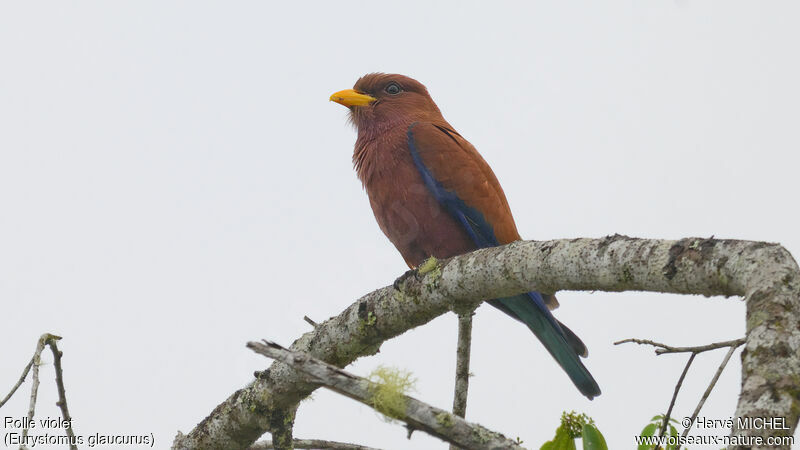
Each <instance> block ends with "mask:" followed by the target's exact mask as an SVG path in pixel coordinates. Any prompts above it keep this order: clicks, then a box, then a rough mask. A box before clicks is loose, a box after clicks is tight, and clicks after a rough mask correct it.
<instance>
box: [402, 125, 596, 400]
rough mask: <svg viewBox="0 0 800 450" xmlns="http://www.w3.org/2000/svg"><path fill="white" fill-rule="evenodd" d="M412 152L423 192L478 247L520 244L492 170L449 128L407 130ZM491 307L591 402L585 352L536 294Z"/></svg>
mask: <svg viewBox="0 0 800 450" xmlns="http://www.w3.org/2000/svg"><path fill="white" fill-rule="evenodd" d="M407 139H408V148H409V151H410V152H411V157H412V159H413V160H414V165H415V166H416V167H417V170H418V171H419V173H420V175H421V176H422V179H423V181H424V182H425V186H426V187H427V188H428V190H429V191H430V192H431V194H432V195H433V196H434V197H435V198H436V200H437V201H438V202H439V203H440V204H442V205H444V206H445V208H446V209H447V211H448V212H449V213H450V214H451V215H452V216H453V217H455V218H456V220H457V221H458V222H459V223H461V225H462V227H463V228H464V230H465V231H466V232H467V233H468V234H469V236H470V237H471V238H472V240H473V242H474V243H475V245H476V246H477V247H492V246H496V245H500V244H507V243H509V242H512V241H515V240H518V239H519V234H518V233H517V230H516V226H515V225H514V219H513V217H512V216H511V209H510V208H509V207H508V202H507V200H506V198H505V194H504V193H503V189H502V188H501V187H500V183H499V182H498V181H497V178H496V177H495V175H494V173H493V172H492V170H491V169H490V168H489V165H488V164H486V161H484V160H483V158H482V157H481V156H480V154H478V152H477V150H475V148H474V147H473V146H472V145H471V144H470V143H469V142H467V141H466V140H465V139H464V138H462V137H461V136H460V135H459V134H458V133H456V132H455V131H454V130H453V129H452V128H450V127H449V126H448V125H447V124H446V123H442V124H437V123H424V122H416V123H413V124H412V125H411V126H409V128H408V132H407ZM489 303H491V304H492V305H493V306H495V307H497V308H499V309H500V310H502V311H503V312H505V313H506V314H508V315H510V316H512V317H514V318H515V319H517V320H519V321H521V322H523V323H525V324H526V325H527V326H528V328H530V329H531V331H533V333H534V334H535V335H536V336H537V337H538V338H539V340H540V341H541V342H542V344H544V346H545V348H546V349H547V350H548V351H549V352H550V354H551V355H553V357H554V358H555V359H556V361H558V363H559V364H560V365H561V367H562V368H563V369H564V370H565V371H566V372H567V374H568V375H569V376H570V378H571V379H572V382H573V383H575V385H576V386H577V387H578V388H579V389H580V391H581V392H582V393H583V394H584V395H586V396H587V397H588V398H589V399H591V398H593V397H595V396H597V395H599V394H600V388H599V387H598V385H597V382H596V381H595V380H594V378H592V375H591V374H590V373H589V371H588V370H587V369H586V367H585V366H584V365H583V363H581V361H580V357H579V355H581V354H583V355H585V354H586V346H585V345H583V342H581V341H580V339H578V338H577V336H576V335H575V334H574V333H572V331H569V332H565V331H564V328H565V327H562V325H561V324H560V323H559V322H558V321H557V320H556V318H555V317H553V315H552V314H551V313H550V311H549V310H548V308H547V306H546V303H545V299H544V298H543V297H542V295H541V294H540V293H538V292H529V293H526V294H520V295H516V296H514V297H508V298H499V299H493V300H490V301H489Z"/></svg>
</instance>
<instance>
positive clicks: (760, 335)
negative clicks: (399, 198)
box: [173, 235, 800, 449]
mask: <svg viewBox="0 0 800 450" xmlns="http://www.w3.org/2000/svg"><path fill="white" fill-rule="evenodd" d="M399 288H400V289H393V288H392V287H391V286H388V287H384V288H381V289H378V290H376V291H374V292H372V293H370V294H367V295H365V296H364V297H362V298H361V299H359V300H358V301H356V302H355V303H354V304H352V305H351V306H350V307H348V308H347V309H346V310H345V311H343V312H342V313H341V314H339V315H338V316H337V317H334V318H331V319H329V320H327V321H325V322H323V323H321V324H319V326H318V327H317V328H315V329H314V330H313V331H311V332H308V333H306V334H304V335H303V336H302V337H301V338H300V339H298V340H297V341H295V342H294V344H293V345H292V347H291V348H292V350H296V351H302V352H307V353H309V354H310V355H311V356H313V357H315V358H318V359H321V360H323V361H326V362H328V363H331V364H334V365H336V366H339V367H344V366H346V365H347V364H350V363H351V362H353V361H354V360H355V359H356V358H359V357H362V356H367V355H372V354H374V353H375V352H377V350H378V348H379V347H380V345H381V344H382V343H383V342H384V341H386V340H387V339H391V338H393V337H395V336H397V335H399V334H402V333H404V332H405V331H407V330H410V329H412V328H414V327H417V326H420V325H422V324H425V323H427V322H429V321H430V320H432V319H434V318H435V317H437V316H439V315H441V314H443V313H445V312H446V311H449V310H452V309H454V308H456V307H458V308H465V307H470V306H474V305H477V304H479V303H480V302H481V301H483V300H484V299H490V298H498V297H507V296H511V295H516V294H519V293H522V292H527V291H534V290H535V291H540V292H555V291H558V290H600V291H614V292H617V291H625V290H643V291H654V292H668V293H679V294H702V295H724V296H734V295H736V296H744V297H745V301H746V304H747V317H746V324H747V333H746V336H747V338H746V339H747V342H746V345H745V350H744V352H743V353H742V391H741V395H740V397H739V404H738V406H737V409H736V416H737V417H784V418H785V419H786V424H787V426H788V427H789V428H790V430H786V431H785V432H786V434H787V435H789V436H791V435H792V433H793V432H794V429H795V427H796V426H797V421H798V414H800V400H798V398H797V397H796V396H795V395H794V393H795V392H797V389H798V387H799V386H798V381H797V380H798V379H800V323H798V322H799V321H800V301H798V300H800V272H799V271H798V267H797V263H796V262H795V261H794V259H793V258H792V256H791V255H790V254H789V252H788V251H786V249H784V248H783V247H781V246H780V245H778V244H769V243H764V242H751V241H736V240H718V239H701V238H689V239H681V240H679V241H665V240H653V239H634V238H629V237H625V236H619V235H614V236H608V237H606V238H603V239H570V240H555V241H543V242H536V241H519V242H515V243H512V244H509V245H506V246H502V247H495V248H487V249H481V250H478V251H475V252H473V253H469V254H466V255H461V256H457V257H454V258H451V259H449V260H446V261H443V262H441V263H440V264H439V265H437V266H436V267H435V268H434V269H433V270H430V271H427V272H426V273H425V274H423V275H422V276H420V278H419V279H417V277H408V278H407V279H406V280H404V281H403V282H402V283H399ZM261 374H262V375H261V376H260V377H259V378H258V379H256V380H254V381H253V382H251V383H250V384H249V385H248V386H246V387H244V388H243V389H240V390H238V391H236V392H235V393H234V394H233V395H231V396H230V397H229V398H228V399H227V400H225V401H224V402H223V403H221V404H220V405H219V406H217V408H215V409H214V411H212V412H211V414H209V416H208V417H206V418H205V419H204V420H203V421H202V422H200V423H199V424H198V425H197V427H195V429H194V430H192V431H191V432H190V433H189V434H188V435H182V434H179V435H178V436H177V437H176V439H175V442H174V444H173V446H174V448H178V449H184V448H185V449H200V448H203V449H214V448H224V449H246V448H247V447H249V446H250V445H252V444H253V442H255V440H256V439H258V437H260V436H261V435H262V434H263V433H264V432H266V431H269V430H270V428H269V427H270V425H269V420H268V418H269V416H270V414H271V413H272V412H273V411H276V410H281V409H286V408H287V407H289V406H291V405H296V404H297V403H298V402H299V401H300V400H301V399H302V398H304V397H306V396H307V395H308V394H309V393H311V392H312V391H313V390H314V389H315V388H316V386H315V385H314V384H312V383H308V382H307V381H304V380H303V379H302V378H301V377H299V376H298V375H297V374H296V373H295V372H294V371H292V370H291V369H290V368H289V367H287V366H286V365H285V364H283V363H280V362H275V363H273V365H272V366H271V367H270V369H268V370H266V371H264V372H261ZM773 431H777V430H763V429H734V430H733V434H734V435H737V436H756V435H759V436H764V437H766V435H767V433H770V432H773Z"/></svg>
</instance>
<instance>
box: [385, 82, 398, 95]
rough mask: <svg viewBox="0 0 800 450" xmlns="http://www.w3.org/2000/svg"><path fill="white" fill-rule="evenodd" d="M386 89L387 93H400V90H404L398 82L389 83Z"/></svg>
mask: <svg viewBox="0 0 800 450" xmlns="http://www.w3.org/2000/svg"><path fill="white" fill-rule="evenodd" d="M384 91H386V93H387V94H391V95H397V94H399V93H400V91H402V89H401V88H400V85H398V84H397V83H389V85H388V86H386V88H384Z"/></svg>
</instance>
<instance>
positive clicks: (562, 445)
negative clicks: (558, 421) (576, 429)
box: [539, 426, 577, 450]
mask: <svg viewBox="0 0 800 450" xmlns="http://www.w3.org/2000/svg"><path fill="white" fill-rule="evenodd" d="M539 450H577V449H576V448H575V439H573V438H572V437H570V435H569V430H567V429H566V428H564V427H563V426H562V427H558V429H557V430H556V437H554V438H553V440H552V441H548V442H545V444H544V445H542V446H541V448H540V449H539Z"/></svg>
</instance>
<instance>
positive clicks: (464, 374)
mask: <svg viewBox="0 0 800 450" xmlns="http://www.w3.org/2000/svg"><path fill="white" fill-rule="evenodd" d="M473 315H475V310H474V309H473V310H470V311H463V312H460V313H459V314H458V344H457V346H456V382H455V388H454V393H453V414H455V415H456V416H458V417H461V418H464V417H467V394H468V392H469V357H470V350H471V347H472V316H473ZM450 450H458V447H456V446H455V445H451V446H450Z"/></svg>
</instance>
